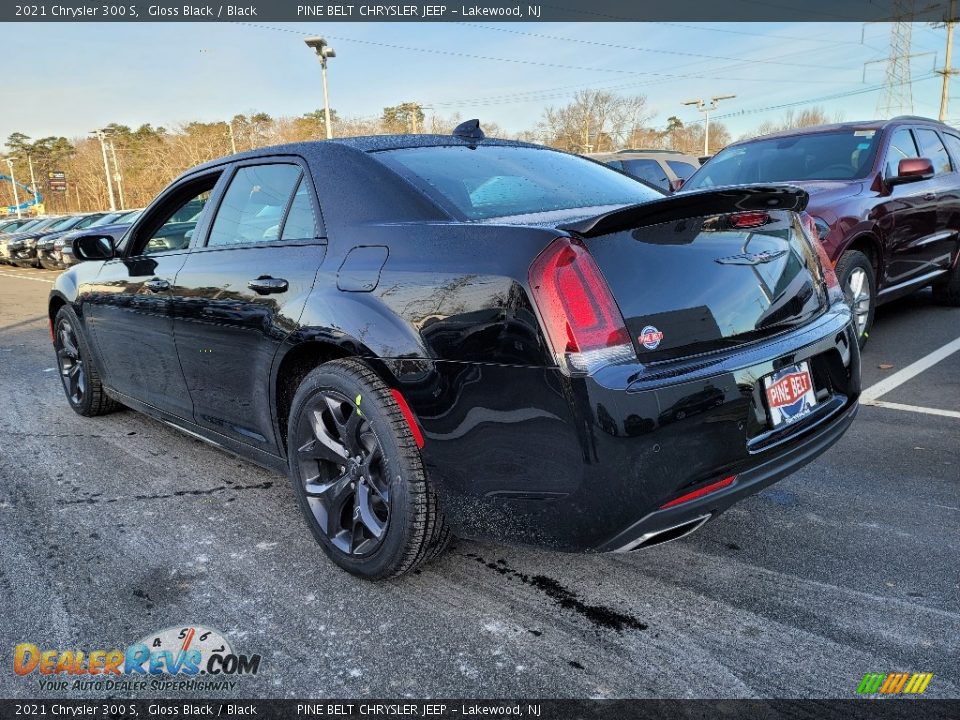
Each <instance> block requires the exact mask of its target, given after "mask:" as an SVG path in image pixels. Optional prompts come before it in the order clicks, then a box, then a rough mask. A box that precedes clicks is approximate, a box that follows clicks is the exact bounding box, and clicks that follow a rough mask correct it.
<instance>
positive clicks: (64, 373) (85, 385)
mask: <svg viewBox="0 0 960 720" xmlns="http://www.w3.org/2000/svg"><path fill="white" fill-rule="evenodd" d="M53 328H54V333H53V337H54V340H53V347H54V349H55V350H56V351H57V368H58V369H59V371H60V381H61V383H62V385H63V391H64V394H66V396H67V402H69V403H70V407H71V408H73V411H74V412H75V413H77V414H78V415H83V416H84V417H95V416H97V415H106V414H107V413H110V412H113V411H115V410H117V409H118V408H119V407H120V404H119V403H118V402H117V401H116V400H113V399H112V398H110V397H109V396H108V395H107V393H106V391H105V390H104V389H103V383H102V382H101V381H100V371H99V370H98V369H97V366H96V363H95V362H94V359H93V354H92V353H91V352H90V345H89V344H88V343H87V338H86V337H85V336H84V334H83V328H82V327H81V326H80V321H79V320H78V319H77V315H76V313H74V312H73V309H72V308H71V307H70V306H69V305H64V306H63V307H62V308H60V310H59V311H58V312H57V316H56V318H54V321H53Z"/></svg>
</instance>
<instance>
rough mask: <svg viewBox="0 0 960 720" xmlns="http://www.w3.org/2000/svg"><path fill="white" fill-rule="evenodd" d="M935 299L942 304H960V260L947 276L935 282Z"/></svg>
mask: <svg viewBox="0 0 960 720" xmlns="http://www.w3.org/2000/svg"><path fill="white" fill-rule="evenodd" d="M933 299H934V300H936V301H937V302H938V303H940V304H942V305H951V306H953V307H958V306H960V260H957V262H956V263H955V264H954V266H953V268H951V270H950V272H948V273H947V275H946V277H944V278H943V279H942V280H938V281H937V282H935V283H934V284H933Z"/></svg>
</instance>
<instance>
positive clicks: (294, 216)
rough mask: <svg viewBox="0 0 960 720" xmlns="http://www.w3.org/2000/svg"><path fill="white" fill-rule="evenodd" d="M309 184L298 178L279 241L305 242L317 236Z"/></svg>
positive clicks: (304, 179)
mask: <svg viewBox="0 0 960 720" xmlns="http://www.w3.org/2000/svg"><path fill="white" fill-rule="evenodd" d="M311 192H312V190H311V187H310V183H308V182H307V179H306V178H305V177H302V178H300V184H299V185H298V186H297V194H296V195H294V196H293V202H292V203H291V204H290V210H288V211H287V219H286V220H285V221H284V223H283V232H282V233H281V235H280V239H281V240H306V239H309V238H315V237H316V236H317V218H316V215H314V213H313V201H312V200H311V199H310V193H311Z"/></svg>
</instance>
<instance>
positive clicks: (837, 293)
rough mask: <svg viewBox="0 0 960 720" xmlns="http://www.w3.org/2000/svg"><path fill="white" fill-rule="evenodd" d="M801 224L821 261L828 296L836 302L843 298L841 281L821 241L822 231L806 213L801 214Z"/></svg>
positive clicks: (831, 300) (821, 270)
mask: <svg viewBox="0 0 960 720" xmlns="http://www.w3.org/2000/svg"><path fill="white" fill-rule="evenodd" d="M800 224H801V225H802V226H803V229H804V230H805V231H806V233H807V239H808V240H809V241H810V244H811V245H813V248H814V249H815V250H816V251H817V259H818V260H819V261H820V272H821V273H822V274H823V281H824V282H825V283H826V284H827V294H828V295H829V297H830V302H834V301H836V300H838V299H840V298H841V297H843V290H841V289H840V281H839V280H837V273H836V271H835V270H834V269H833V263H832V262H830V256H829V255H827V251H826V250H825V249H824V247H823V242H822V241H821V240H820V230H819V228H817V223H816V222H815V221H814V219H813V218H812V217H811V216H810V215H809V214H808V213H806V212H801V213H800Z"/></svg>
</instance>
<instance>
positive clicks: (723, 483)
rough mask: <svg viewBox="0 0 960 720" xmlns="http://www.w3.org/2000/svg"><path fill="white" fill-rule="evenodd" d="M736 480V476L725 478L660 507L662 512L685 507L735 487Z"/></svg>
mask: <svg viewBox="0 0 960 720" xmlns="http://www.w3.org/2000/svg"><path fill="white" fill-rule="evenodd" d="M736 479H737V476H736V475H731V476H730V477H725V478H724V479H723V480H717V481H716V482H713V483H710V484H709V485H704V486H703V487H702V488H697V489H696V490H692V491H690V492H688V493H685V494H683V495H681V496H680V497H678V498H674V499H673V500H671V501H670V502H667V503H664V504H663V505H661V506H660V510H664V509H666V508H671V507H676V506H677V505H683V503H687V502H690V501H691V500H696V499H697V498H702V497H703V496H704V495H709V494H710V493H714V492H716V491H717V490H722V489H723V488H725V487H730V486H731V485H733V481H734V480H736Z"/></svg>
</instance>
